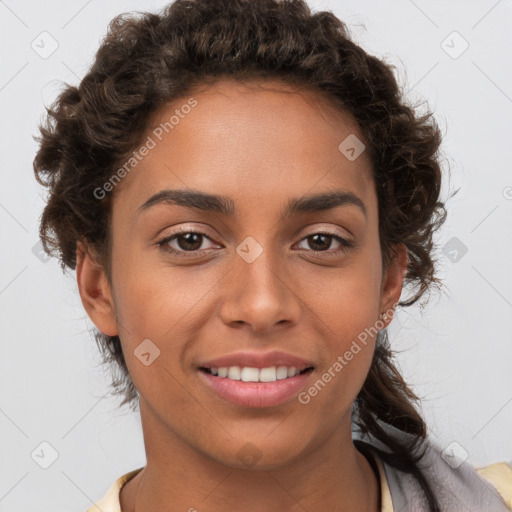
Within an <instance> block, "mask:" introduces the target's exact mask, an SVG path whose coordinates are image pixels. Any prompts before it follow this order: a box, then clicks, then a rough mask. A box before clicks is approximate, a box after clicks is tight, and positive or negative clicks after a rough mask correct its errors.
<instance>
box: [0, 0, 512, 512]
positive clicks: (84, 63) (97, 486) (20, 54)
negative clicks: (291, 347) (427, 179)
mask: <svg viewBox="0 0 512 512" xmlns="http://www.w3.org/2000/svg"><path fill="white" fill-rule="evenodd" d="M164 4H165V2H163V1H146V2H143V1H142V0H122V1H121V0H119V1H109V2H100V1H99V0H90V1H63V0H61V1H47V2H36V1H15V0H5V1H0V42H1V50H0V51H1V66H0V69H1V71H0V109H1V110H0V112H1V116H0V149H1V150H0V170H1V186H0V225H1V235H0V236H1V238H0V244H1V245H0V246H1V259H0V315H1V319H0V329H1V342H2V350H1V358H0V378H1V382H0V432H1V435H0V465H1V467H0V511H24V512H36V511H48V510H52V511H55V512H58V511H64V510H66V511H69V510H76V511H83V510H85V509H86V508H87V507H89V506H91V504H92V502H93V501H95V500H97V499H99V498H100V497H101V496H103V494H104V493H105V491H106V490H107V488H108V487H109V486H110V485H111V483H112V482H113V481H114V480H115V479H116V478H117V477H119V476H120V475H121V474H124V473H125V472H128V471H130V470H132V469H135V468H137V467H140V466H142V465H144V464H145V454H144V447H143V442H142V432H141V428H140V421H139V418H138V415H134V414H132V413H130V412H129V411H128V410H127V409H125V410H118V409H117V402H116V401H114V400H109V399H102V396H103V395H104V394H105V393H106V391H107V384H108V382H109V379H108V375H106V374H105V372H104V371H103V370H102V369H101V368H98V367H97V363H98V362H99V355H98V354H97V349H96V345H95V343H94V341H93V339H92V337H91V335H90V333H89V328H90V325H91V324H90V322H89V321H88V320H87V319H86V316H85V313H84V311H83V309H82V306H81V303H80V300H79V297H78V294H77V291H76V284H75V280H74V274H71V275H68V276H66V275H63V273H62V272H61V270H60V267H59V266H58V264H57V262H55V261H53V260H51V261H47V262H45V261H44V259H43V260H41V259H40V258H38V257H37V256H36V255H35V254H34V252H33V247H34V245H35V244H36V243H37V241H38V234H37V230H38V219H39V216H40V213H41V210H42V207H43V204H44V201H43V194H42V190H41V188H40V187H39V186H38V185H37V184H36V182H35V179H34V177H33V173H32V160H33V158H34V155H35V151H36V144H35V142H34V141H33V140H32V135H34V134H35V133H36V125H37V123H38V122H39V120H40V116H41V114H42V113H43V111H44V105H49V104H50V102H51V101H52V100H53V99H54V97H55V96H56V94H57V92H58V90H59V85H60V81H65V82H68V83H71V84H75V85H76V84H78V81H79V79H80V78H82V77H83V75H84V74H85V72H86V70H87V68H88V67H89V66H90V64H91V63H92V59H93V56H94V53H95V51H96V49H97V47H98V45H99V42H100V39H101V38H102V37H103V35H104V34H105V31H106V27H107V23H108V22H109V21H110V20H111V18H113V17H114V16H115V15H116V14H119V13H121V12H124V11H130V10H141V11H143V10H156V9H158V8H160V7H161V6H163V5H164ZM309 4H310V5H311V6H312V7H313V8H314V9H315V10H319V9H329V10H333V11H334V12H335V13H336V14H337V15H338V16H339V17H340V18H341V19H343V20H344V21H346V22H347V23H348V24H349V27H350V28H351V30H352V33H353V35H354V36H355V39H356V41H357V42H358V43H359V44H361V45H362V46H363V47H364V48H365V49H367V50H368V51H369V52H371V53H374V54H375V55H377V56H379V57H383V58H385V59H386V60H387V61H388V62H391V63H393V64H395V65H396V66H397V73H398V76H399V80H400V83H401V84H402V85H403V87H404V89H405V90H406V91H408V97H409V98H410V99H411V100H412V101H416V100H419V99H421V98H423V97H424V98H426V99H427V100H428V102H429V105H430V107H431V108H433V109H434V110H435V112H436V118H437V120H438V122H439V123H440V125H441V127H442V129H443V133H444V134H445V138H444V145H443V152H444V155H445V168H448V166H449V167H450V168H451V173H452V179H451V182H450V183H447V185H450V190H452V189H455V188H456V187H458V186H462V190H461V192H459V194H458V195H457V196H456V197H455V198H454V199H452V200H451V201H450V202H449V203H448V209H449V217H448V220H447V222H446V225H445V228H444V230H443V231H442V233H441V234H440V237H439V243H440V248H441V250H440V253H439V255H440V269H439V270H440V276H441V277H443V278H444V280H445V290H446V293H445V294H444V295H442V296H439V297H436V296H433V297H432V299H431V301H430V303H429V305H427V306H426V307H425V308H424V309H423V311H422V310H421V309H420V308H418V307H413V308H409V309H407V310H405V311H399V312H398V313H397V316H396V317H395V319H394V320H393V323H392V325H391V327H390V328H389V334H390V339H391V340H392V344H393V346H394V347H395V348H397V349H400V350H403V352H402V353H401V354H400V356H399V362H400V366H401V368H402V370H403V372H404V374H405V376H406V378H407V379H409V381H410V382H411V383H413V386H414V389H415V390H416V391H417V393H419V394H420V395H421V396H422V397H424V400H423V408H424V413H425V416H426V418H427V420H428V424H429V427H430V430H431V436H432V438H433V439H434V440H436V441H438V442H439V443H440V444H441V445H442V446H443V447H444V446H448V445H450V443H452V442H457V443H459V445H460V447H458V448H457V450H459V451H460V450H461V449H462V450H466V451H467V453H468V455H469V461H470V462H471V463H473V464H474V465H476V466H479V465H484V464H488V463H491V462H496V461H501V460H511V459H512V436H511V435H510V432H511V430H512V429H511V425H512V404H511V401H512V373H511V361H512V343H511V342H512V334H511V332H512V270H511V266H510V261H511V258H510V255H511V254H512V229H511V228H512V171H511V162H512V144H511V143H512V140H511V137H510V134H511V129H510V126H511V125H510V119H511V116H512V69H511V62H512V60H511V48H512V37H511V26H510V21H511V20H512V2H511V1H510V0H501V1H496V0H485V1H478V2H477V1H451V2H446V1H429V2H427V1H426V0H423V1H420V0H416V1H412V0H394V1H386V2H379V1H376V0H375V1H334V0H324V1H313V0H310V1H309ZM43 31H47V32H48V33H49V34H51V37H52V38H54V39H55V40H56V41H57V42H58V48H57V50H56V51H55V52H54V53H53V54H52V55H51V56H49V57H48V58H46V59H43V58H42V57H41V56H40V55H39V54H38V53H36V52H35V51H34V50H33V49H32V48H31V43H32V42H33V41H35V43H34V44H39V46H40V47H41V46H42V45H43V44H42V43H41V38H42V37H47V38H48V36H40V34H41V33H42V32H43ZM453 31H457V32H458V33H459V34H460V36H457V35H453V34H452V33H453ZM447 38H448V39H447ZM462 38H463V39H462ZM464 40H465V41H467V43H468V44H469V47H468V48H467V50H466V51H464V52H463V53H462V54H461V55H458V54H459V53H460V51H461V50H462V49H463V47H464V46H463V45H464V44H465V43H464ZM443 41H445V42H444V43H443ZM45 48H46V49H49V48H50V40H49V39H46V40H45ZM450 53H451V55H450ZM455 57H456V58H455ZM447 190H448V187H446V188H445V191H444V194H445V195H446V191H447ZM453 237H456V239H457V240H456V241H455V243H457V244H459V245H458V246H454V247H455V248H456V251H457V255H456V253H454V252H450V251H452V249H450V250H448V249H445V251H444V253H443V252H442V247H443V246H444V245H445V244H447V243H448V242H449V241H450V239H452V238H453ZM450 243H454V242H453V241H452V242H450ZM461 244H463V245H464V246H465V247H467V253H465V254H463V255H462V252H461V251H460V247H463V246H462V245H461ZM450 247H451V246H448V248H450ZM457 247H458V248H457ZM461 255H462V257H461ZM42 442H47V443H49V444H50V445H51V446H52V447H53V449H54V450H56V451H57V452H58V458H57V459H56V460H55V462H54V463H53V464H52V465H51V466H50V467H49V468H48V469H42V468H41V467H40V465H39V464H38V463H36V461H37V462H39V463H43V464H44V462H46V463H49V462H50V461H51V453H52V449H50V448H48V447H47V446H46V445H43V446H41V443H42ZM34 450H35V455H34V458H32V455H31V454H32V453H33V452H34ZM37 454H39V457H37Z"/></svg>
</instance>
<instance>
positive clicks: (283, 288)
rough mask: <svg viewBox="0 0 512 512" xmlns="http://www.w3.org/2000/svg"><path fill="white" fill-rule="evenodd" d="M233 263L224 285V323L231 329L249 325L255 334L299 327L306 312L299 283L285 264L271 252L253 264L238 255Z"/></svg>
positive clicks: (264, 253)
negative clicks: (282, 326) (281, 327)
mask: <svg viewBox="0 0 512 512" xmlns="http://www.w3.org/2000/svg"><path fill="white" fill-rule="evenodd" d="M241 254H242V253H241ZM233 259H234V261H233V267H232V269H231V272H229V274H228V275H227V276H226V279H225V282H224V284H223V290H222V292H223V293H222V297H223V302H222V305H221V309H220V314H221V318H222V321H223V322H224V323H225V324H226V325H228V326H230V327H235V326H240V325H248V326H250V329H251V330H252V331H253V332H255V333H264V332H267V331H270V330H271V329H272V328H273V327H274V326H275V325H285V324H289V325H293V324H296V323H297V322H298V320H299V319H300V317H301V314H302V309H303V306H302V302H301V300H300V298H299V296H300V293H301V291H300V289H299V287H300V281H299V280H298V279H297V276H296V275H295V276H292V275H291V274H292V273H291V272H289V271H286V269H285V265H286V262H285V261H278V258H277V257H276V256H274V255H273V254H272V252H271V250H270V249H264V250H263V251H262V252H261V254H259V255H258V256H257V257H256V258H255V259H254V260H253V261H250V260H246V259H244V257H242V256H240V255H239V254H238V253H236V254H234V257H233Z"/></svg>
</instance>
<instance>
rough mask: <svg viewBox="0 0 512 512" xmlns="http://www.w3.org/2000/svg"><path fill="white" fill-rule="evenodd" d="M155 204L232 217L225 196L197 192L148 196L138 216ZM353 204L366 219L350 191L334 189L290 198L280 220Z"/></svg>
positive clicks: (232, 209) (230, 203)
mask: <svg viewBox="0 0 512 512" xmlns="http://www.w3.org/2000/svg"><path fill="white" fill-rule="evenodd" d="M157 204H175V205H178V206H185V207H187V208H196V209H198V210H202V211H206V212H213V213H221V214H223V215H227V216H230V217H232V216H233V215H234V214H235V211H236V209H235V203H234V202H233V200H232V199H230V198H229V197H226V196H220V195H215V194H208V193H206V192H201V191H198V190H190V189H188V190H182V189H178V190H161V191H160V192H157V193H156V194H154V195H152V196H151V197H150V198H149V199H148V200H147V201H145V202H144V203H143V204H142V205H141V206H140V207H139V214H140V213H142V212H143V211H145V210H148V209H149V208H151V207H152V206H155V205H157ZM345 205H355V206H357V207H358V208H359V209H360V210H361V211H362V212H363V214H364V216H365V217H367V216H368V214H367V211H366V207H365V205H364V203H363V201H362V200H361V199H360V198H359V197H357V196H356V195H355V194H353V193H352V192H348V191H344V190H335V191H330V192H324V193H320V194H314V195H308V196H303V197H298V198H294V199H290V201H288V204H287V205H286V207H285V208H284V210H283V212H282V214H281V220H282V219H284V218H286V217H288V216H291V215H293V214H296V213H305V212H320V211H326V210H332V209H334V208H337V207H339V206H345Z"/></svg>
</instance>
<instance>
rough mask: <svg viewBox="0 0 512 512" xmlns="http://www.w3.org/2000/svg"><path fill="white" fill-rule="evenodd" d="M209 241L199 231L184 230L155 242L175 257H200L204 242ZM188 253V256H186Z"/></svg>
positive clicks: (203, 250)
mask: <svg viewBox="0 0 512 512" xmlns="http://www.w3.org/2000/svg"><path fill="white" fill-rule="evenodd" d="M205 239H206V240H210V238H209V237H208V236H207V235H206V234H205V233H200V232H199V231H190V230H186V231H185V230H184V231H181V232H179V233H176V234H174V235H171V236H167V237H165V238H164V239H162V240H160V241H159V242H157V245H159V246H160V247H161V248H162V250H164V251H166V252H169V253H171V254H173V255H175V256H185V257H187V256H197V255H201V254H202V253H203V252H205V251H206V249H204V248H202V249H201V246H202V245H203V242H204V240H205ZM187 253H189V254H187Z"/></svg>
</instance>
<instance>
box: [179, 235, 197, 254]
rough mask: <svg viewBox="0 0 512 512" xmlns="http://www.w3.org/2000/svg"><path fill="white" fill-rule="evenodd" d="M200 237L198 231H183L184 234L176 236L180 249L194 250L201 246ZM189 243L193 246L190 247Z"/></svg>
mask: <svg viewBox="0 0 512 512" xmlns="http://www.w3.org/2000/svg"><path fill="white" fill-rule="evenodd" d="M201 237H202V235H200V234H199V233H185V234H184V235H180V236H179V237H177V241H178V245H179V246H180V249H183V250H190V251H195V250H197V249H198V248H199V247H201ZM183 239H185V245H183V244H182V243H181V241H182V240H183ZM187 244H188V245H187ZM190 244H192V245H193V247H190Z"/></svg>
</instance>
